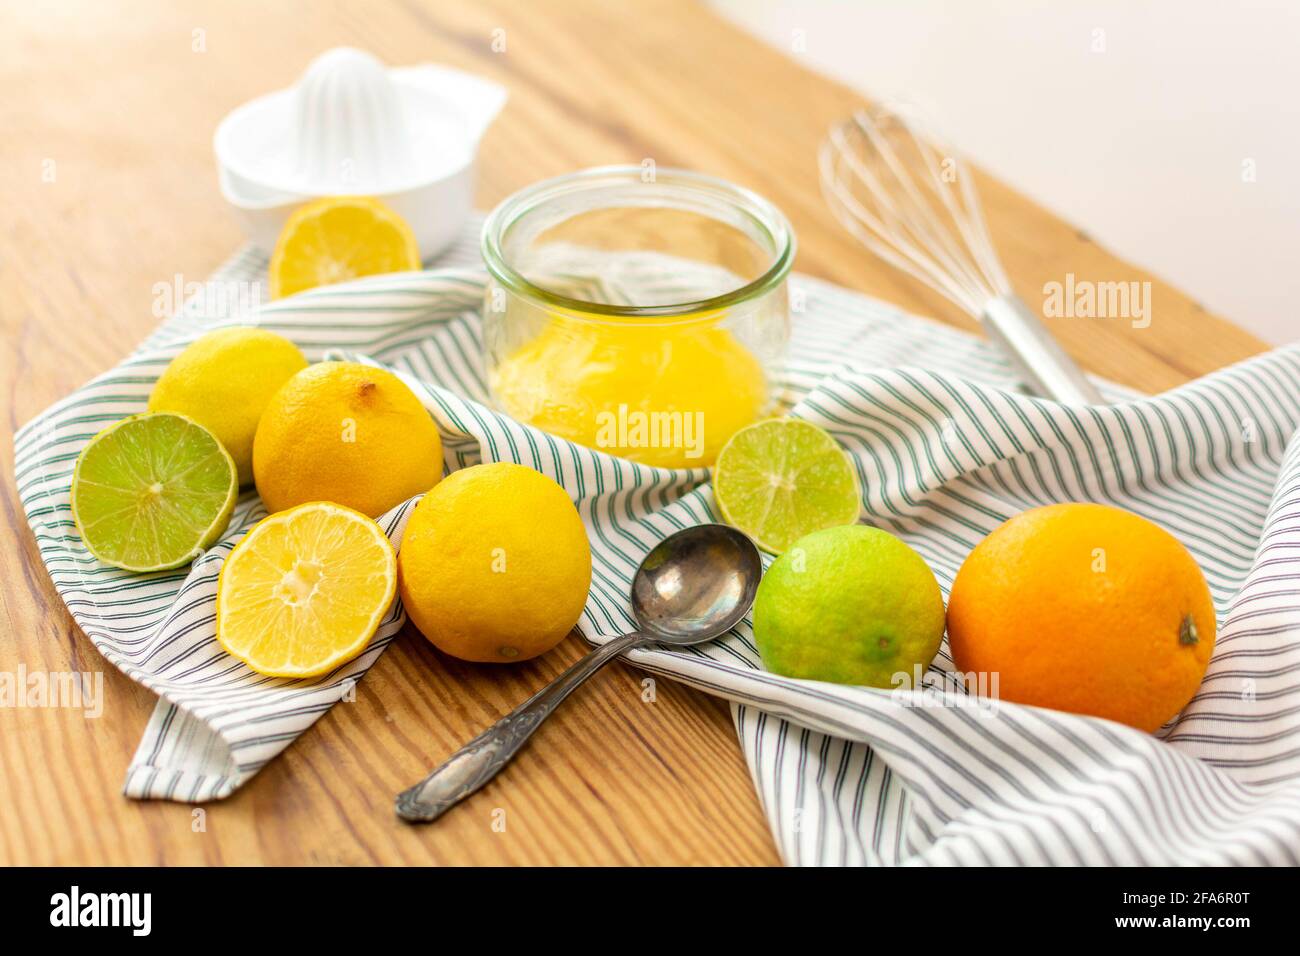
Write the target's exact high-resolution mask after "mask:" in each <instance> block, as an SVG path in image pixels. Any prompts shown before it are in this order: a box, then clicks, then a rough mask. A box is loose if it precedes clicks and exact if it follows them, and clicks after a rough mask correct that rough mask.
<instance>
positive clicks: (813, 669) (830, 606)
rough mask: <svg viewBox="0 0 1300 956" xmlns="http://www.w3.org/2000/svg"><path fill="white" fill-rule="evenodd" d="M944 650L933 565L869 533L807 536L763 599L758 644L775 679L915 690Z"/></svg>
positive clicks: (778, 564) (860, 528)
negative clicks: (903, 682)
mask: <svg viewBox="0 0 1300 956" xmlns="http://www.w3.org/2000/svg"><path fill="white" fill-rule="evenodd" d="M942 640H943V592H941V591H940V590H939V582H937V581H936V580H935V579H934V573H933V572H932V571H931V570H930V568H929V566H928V565H927V564H926V563H925V560H924V559H923V558H922V557H921V556H920V555H919V554H917V553H916V552H915V551H913V550H912V549H911V548H910V547H908V545H907V544H906V543H905V542H903V541H901V540H899V539H898V538H896V537H894V536H893V535H892V534H890V533H889V532H887V531H881V530H880V529H879V528H871V527H868V526H866V525H847V526H843V527H838V528H826V529H824V530H822V531H814V532H813V533H812V534H808V535H804V536H803V537H802V538H800V539H799V540H798V541H796V542H795V543H794V544H793V545H791V547H790V548H789V549H788V550H787V551H785V552H784V553H783V554H782V555H781V556H780V557H779V558H777V559H776V560H775V561H773V562H772V566H771V567H770V568H768V569H767V573H766V574H764V575H763V580H762V581H761V582H760V584H759V586H758V595H757V596H756V597H755V599H754V642H755V643H756V644H757V645H758V652H759V654H760V655H761V656H762V658H763V666H764V667H766V668H767V669H768V670H769V671H771V672H772V673H774V674H783V675H785V676H786V677H800V678H804V679H807V680H822V681H830V682H832V683H836V684H862V685H866V686H868V687H895V686H899V683H898V681H899V679H900V675H903V676H905V677H906V679H907V681H908V682H909V683H908V686H911V685H912V684H914V683H915V677H916V668H918V667H919V668H920V669H921V670H922V671H924V670H925V668H927V667H928V666H929V665H930V661H932V660H933V659H934V655H935V654H936V653H937V652H938V650H939V643H940V641H942Z"/></svg>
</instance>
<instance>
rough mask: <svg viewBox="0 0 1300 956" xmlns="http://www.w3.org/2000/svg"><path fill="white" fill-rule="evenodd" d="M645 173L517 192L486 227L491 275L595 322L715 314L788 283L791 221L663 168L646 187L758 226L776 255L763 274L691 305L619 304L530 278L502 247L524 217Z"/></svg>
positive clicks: (634, 169) (616, 171)
mask: <svg viewBox="0 0 1300 956" xmlns="http://www.w3.org/2000/svg"><path fill="white" fill-rule="evenodd" d="M644 173H645V169H644V168H643V167H641V166H629V165H625V166H596V167H592V168H590V169H583V170H579V171H578V172H574V173H566V174H564V175H562V176H555V177H552V178H550V179H543V180H541V181H539V182H536V183H533V184H532V185H531V186H525V187H524V188H523V189H521V190H519V191H518V192H516V193H514V194H512V195H511V196H509V197H508V198H506V199H505V200H503V201H502V202H501V203H500V204H498V205H497V207H496V208H495V209H493V210H492V212H490V213H489V214H488V217H487V219H486V220H485V221H484V223H483V234H482V240H481V246H482V254H483V263H484V265H485V266H486V267H487V270H488V272H489V273H490V274H491V275H492V277H493V278H494V279H495V280H496V281H497V282H499V283H500V284H501V285H503V286H505V287H506V288H507V289H510V290H511V291H513V292H516V293H518V294H519V295H522V296H525V297H527V298H529V299H533V300H535V301H537V302H539V303H541V304H543V305H548V306H552V307H555V308H559V309H563V310H565V311H566V312H577V313H581V314H586V315H590V316H592V317H593V318H595V317H597V316H608V317H614V318H620V317H621V318H649V317H655V318H669V319H671V318H674V317H683V316H688V315H692V314H694V313H699V312H706V313H708V312H716V311H718V310H719V309H724V308H727V307H729V306H734V305H736V304H738V303H741V302H745V301H748V300H750V299H754V298H757V297H758V296H761V295H763V294H764V293H766V292H768V291H770V290H772V289H774V288H776V287H777V286H778V285H780V284H781V282H783V281H784V280H785V277H786V276H787V275H788V274H789V272H790V267H791V265H792V264H793V262H794V254H795V237H794V230H793V229H792V228H791V226H790V223H789V221H788V220H787V219H786V218H785V216H784V215H783V214H782V213H781V211H780V210H779V209H777V207H776V206H775V205H773V204H772V203H771V202H769V201H768V200H766V199H764V198H763V197H762V196H760V195H758V193H755V192H753V191H751V190H749V189H746V188H744V187H743V186H737V185H736V184H735V183H730V182H728V181H727V180H725V179H719V178H718V177H716V176H708V175H706V174H704V173H696V172H691V171H689V170H684V169H673V168H662V167H661V168H657V169H655V171H654V177H655V178H654V180H653V181H652V182H650V183H647V185H656V184H659V183H660V182H663V183H666V184H671V185H678V186H685V187H686V188H688V189H690V190H693V191H696V192H698V193H701V194H703V195H707V196H709V197H710V198H712V199H720V200H722V201H724V202H726V203H727V204H728V205H730V206H731V207H732V208H733V209H734V210H736V211H737V212H738V213H740V214H741V215H742V216H744V217H745V218H746V219H747V220H748V221H749V222H751V223H752V224H754V225H756V226H757V227H758V228H759V229H760V230H761V231H762V233H763V234H764V235H765V236H766V237H767V238H768V239H770V240H771V243H772V248H773V249H775V254H774V255H773V257H772V261H771V263H770V265H769V266H768V267H767V269H766V270H765V271H764V272H763V274H762V275H760V276H758V277H757V278H755V279H753V280H752V281H750V282H747V283H745V284H744V285H741V286H738V287H737V288H735V289H732V290H731V291H729V292H725V293H723V294H721V295H716V296H711V297H709V298H706V299H698V300H695V301H692V302H672V303H667V304H664V305H651V306H637V305H616V304H610V303H604V302H588V301H585V300H582V299H574V298H571V297H569V296H566V295H561V294H560V293H558V292H552V291H551V290H549V289H545V288H543V287H542V286H539V285H537V284H536V283H534V282H531V281H529V280H528V279H526V278H525V277H524V276H523V275H522V274H520V273H519V272H518V271H517V270H516V269H514V267H512V266H511V265H510V264H509V263H508V262H507V261H506V257H505V253H504V251H503V249H502V247H501V242H502V237H503V236H504V234H505V231H506V230H507V229H508V228H509V227H510V226H511V225H512V224H513V223H515V222H516V221H518V219H519V218H520V217H521V216H523V215H525V214H526V213H528V212H531V211H533V210H534V209H537V208H538V207H539V206H541V205H544V204H545V203H548V202H550V201H552V200H555V199H558V198H560V197H567V196H573V195H575V194H577V193H581V192H583V191H584V190H588V189H592V188H595V187H597V186H600V185H610V184H618V183H625V182H628V181H629V180H633V181H636V182H642V176H643V174H644Z"/></svg>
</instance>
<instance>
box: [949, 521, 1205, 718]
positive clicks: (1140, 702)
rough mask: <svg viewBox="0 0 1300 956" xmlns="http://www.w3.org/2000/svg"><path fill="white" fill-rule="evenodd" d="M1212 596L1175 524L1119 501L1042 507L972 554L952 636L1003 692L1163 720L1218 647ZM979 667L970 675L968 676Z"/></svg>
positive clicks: (970, 664)
mask: <svg viewBox="0 0 1300 956" xmlns="http://www.w3.org/2000/svg"><path fill="white" fill-rule="evenodd" d="M1214 634H1215V620H1214V604H1213V602H1212V601H1211V599H1210V589H1209V587H1208V586H1207V585H1206V583H1205V577H1204V576H1203V575H1202V574H1201V569H1200V568H1199V567H1197V565H1196V561H1195V559H1193V558H1192V556H1191V555H1190V554H1189V553H1188V552H1187V549H1186V548H1184V547H1183V546H1182V545H1181V544H1180V543H1179V542H1178V539H1176V538H1175V537H1174V536H1173V535H1171V534H1169V532H1167V531H1165V530H1164V529H1163V528H1161V527H1159V526H1158V525H1156V524H1153V523H1152V522H1150V521H1148V520H1146V519H1145V518H1141V517H1138V516H1137V515H1135V514H1132V513H1130V512H1128V511H1124V510H1122V509H1120V508H1113V507H1110V506H1108V505H1099V504H1076V503H1072V504H1059V505H1048V506H1046V507H1043V508H1033V509H1030V510H1029V511H1025V512H1022V513H1021V514H1019V515H1016V516H1015V517H1014V518H1012V519H1011V520H1009V521H1007V522H1005V523H1004V524H1002V525H1001V526H999V527H998V528H996V529H995V530H994V531H993V533H992V534H990V535H989V536H988V537H987V538H985V539H984V540H983V541H981V542H980V543H979V544H978V545H977V546H976V547H975V549H974V550H973V551H971V553H970V554H969V555H968V556H967V558H966V561H965V562H964V563H963V564H962V566H961V569H960V570H958V572H957V577H956V579H955V580H954V581H953V585H952V592H951V594H950V595H949V598H948V645H949V648H950V650H951V651H952V655H953V659H954V660H955V662H956V664H957V667H958V669H959V670H960V671H962V672H963V673H965V674H968V675H969V674H971V673H974V674H978V675H985V676H986V677H987V679H988V683H987V684H986V686H990V687H991V686H992V676H993V675H994V674H996V675H997V685H996V686H997V694H998V696H999V697H1000V698H1001V699H1003V700H1009V701H1015V702H1017V703H1021V704H1034V705H1036V706H1039V707H1050V708H1053V709H1055V710H1065V711H1070V712H1072V713H1076V714H1091V715H1093V716H1095V717H1106V718H1109V719H1110V720H1117V721H1119V722H1121V723H1125V724H1128V725H1129V726H1132V727H1137V728H1139V729H1140V730H1145V731H1148V732H1151V731H1155V730H1158V729H1159V728H1160V727H1161V726H1162V725H1164V724H1165V722H1166V721H1168V720H1169V719H1170V718H1171V717H1173V716H1174V715H1175V714H1177V713H1178V712H1179V711H1180V710H1182V709H1183V708H1184V707H1185V706H1186V705H1187V702H1188V701H1190V700H1191V699H1192V696H1193V695H1194V694H1195V693H1196V689H1197V687H1199V686H1200V683H1201V678H1203V677H1204V676H1205V668H1206V667H1207V666H1208V664H1209V662H1210V654H1211V653H1212V652H1213V651H1214ZM969 679H970V678H969V677H968V680H969Z"/></svg>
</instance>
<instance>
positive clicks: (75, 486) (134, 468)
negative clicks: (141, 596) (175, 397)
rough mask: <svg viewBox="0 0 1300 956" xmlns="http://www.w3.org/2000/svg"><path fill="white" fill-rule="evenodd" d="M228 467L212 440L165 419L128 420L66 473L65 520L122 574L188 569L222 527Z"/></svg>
mask: <svg viewBox="0 0 1300 956" xmlns="http://www.w3.org/2000/svg"><path fill="white" fill-rule="evenodd" d="M238 494H239V482H238V480H237V479H236V477H235V463H234V462H233V461H232V460H231V458H230V455H228V454H227V453H226V450H225V449H224V448H222V447H221V443H220V442H219V441H217V440H216V438H214V437H213V435H212V433H211V432H210V431H208V430H207V429H206V428H204V427H203V426H202V425H200V424H199V423H198V422H195V421H192V420H191V419H189V418H186V417H185V416H184V415H176V414H174V413H172V412H157V413H155V414H151V415H136V416H135V417H133V418H127V419H124V420H123V421H120V422H118V423H117V424H116V425H110V426H109V427H108V428H105V429H104V430H103V431H102V432H100V433H99V434H98V435H96V436H95V437H94V438H92V439H91V440H90V444H88V445H87V446H86V447H85V448H83V449H82V451H81V454H80V455H79V456H78V457H77V466H76V468H75V469H74V470H73V472H72V517H73V519H74V520H75V521H76V522H77V530H78V531H80V532H81V540H82V541H83V542H85V545H86V548H87V549H88V550H89V551H90V553H91V554H93V555H94V556H95V557H97V558H98V559H99V560H101V561H103V562H104V563H105V564H111V565H114V566H115V567H119V568H125V569H126V570H128V571H162V570H165V569H167V568H176V567H180V566H181V565H182V564H185V563H187V562H189V561H192V560H193V559H194V558H195V557H196V556H197V555H198V554H199V553H200V552H201V551H203V550H204V549H206V548H208V547H211V545H212V544H213V543H215V542H216V540H217V539H218V538H220V537H221V534H222V532H224V531H225V530H226V526H227V525H228V524H229V523H230V513H231V512H232V511H233V510H234V507H235V498H236V497H237V496H238Z"/></svg>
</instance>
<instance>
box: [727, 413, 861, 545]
mask: <svg viewBox="0 0 1300 956" xmlns="http://www.w3.org/2000/svg"><path fill="white" fill-rule="evenodd" d="M861 496H862V495H861V491H860V489H859V487H858V477H857V472H856V471H855V470H854V468H853V463H852V462H851V461H850V460H849V456H848V455H847V454H845V452H844V449H843V448H841V447H840V446H839V443H838V442H836V441H835V439H834V438H832V437H831V436H830V435H829V434H828V433H827V432H826V431H825V430H824V429H821V428H818V427H817V426H816V425H814V424H813V423H812V422H806V421H803V420H802V419H798V418H772V419H768V420H767V421H762V422H756V423H755V424H753V425H750V426H749V427H747V428H742V429H741V430H740V431H738V432H736V433H735V434H734V435H732V436H731V440H730V441H729V442H727V444H726V445H725V446H724V447H723V449H722V451H721V452H720V453H719V454H718V462H717V464H716V465H715V466H714V470H713V497H714V500H715V501H717V503H718V508H719V509H720V510H721V511H722V517H723V518H724V519H725V520H726V522H727V523H728V524H730V525H733V526H734V527H736V528H739V529H740V530H741V531H744V532H745V533H746V534H748V535H749V536H750V537H751V538H753V539H754V543H755V544H757V545H758V546H759V547H760V548H762V549H763V550H764V551H769V552H771V553H772V554H780V553H781V552H782V551H784V550H785V549H786V548H788V547H789V546H790V545H791V544H792V543H793V542H794V541H796V540H798V539H799V538H802V537H803V536H804V535H806V534H810V533H812V532H814V531H820V530H821V529H822V528H833V527H836V526H838V525H850V524H853V523H854V522H856V521H857V520H858V513H859V510H860V509H861Z"/></svg>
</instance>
